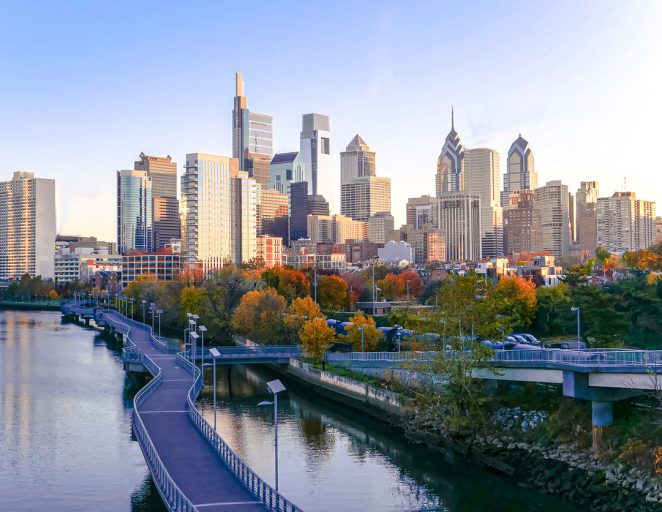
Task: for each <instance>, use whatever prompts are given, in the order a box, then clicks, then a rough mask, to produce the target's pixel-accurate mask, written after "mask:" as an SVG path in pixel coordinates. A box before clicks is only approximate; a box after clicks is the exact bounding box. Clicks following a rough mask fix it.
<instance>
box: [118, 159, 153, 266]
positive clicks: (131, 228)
mask: <svg viewBox="0 0 662 512" xmlns="http://www.w3.org/2000/svg"><path fill="white" fill-rule="evenodd" d="M152 205H153V201H152V178H150V177H149V175H148V174H147V172H146V171H136V170H123V171H117V250H118V252H119V253H120V254H125V253H126V252H127V251H128V250H131V249H136V250H141V251H147V252H152V251H153V250H154V215H153V210H152Z"/></svg>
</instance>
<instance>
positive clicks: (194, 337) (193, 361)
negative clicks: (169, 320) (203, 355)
mask: <svg viewBox="0 0 662 512" xmlns="http://www.w3.org/2000/svg"><path fill="white" fill-rule="evenodd" d="M189 337H190V338H191V339H192V340H193V341H192V345H191V346H192V347H193V348H192V349H191V362H192V363H193V366H195V345H196V343H197V341H198V338H199V336H198V333H197V332H192V333H190V334H189ZM193 383H194V384H195V372H193Z"/></svg>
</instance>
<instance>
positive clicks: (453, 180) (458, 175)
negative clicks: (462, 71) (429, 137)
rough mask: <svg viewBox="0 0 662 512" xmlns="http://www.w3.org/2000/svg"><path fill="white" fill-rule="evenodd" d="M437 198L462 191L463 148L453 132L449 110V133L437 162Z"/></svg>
mask: <svg viewBox="0 0 662 512" xmlns="http://www.w3.org/2000/svg"><path fill="white" fill-rule="evenodd" d="M435 184H436V190H437V197H440V196H441V194H442V193H445V192H460V191H462V190H464V146H462V142H461V141H460V136H459V135H458V133H457V132H456V131H455V114H454V112H453V110H452V109H451V131H450V132H448V135H447V136H446V141H445V142H444V145H443V147H442V148H441V154H440V155H439V159H438V160H437V175H436V179H435Z"/></svg>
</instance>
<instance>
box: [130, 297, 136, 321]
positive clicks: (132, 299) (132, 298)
mask: <svg viewBox="0 0 662 512" xmlns="http://www.w3.org/2000/svg"><path fill="white" fill-rule="evenodd" d="M129 301H130V302H131V320H133V303H134V302H135V301H136V299H135V297H131V298H130V299H129Z"/></svg>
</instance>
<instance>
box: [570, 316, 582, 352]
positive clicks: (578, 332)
mask: <svg viewBox="0 0 662 512" xmlns="http://www.w3.org/2000/svg"><path fill="white" fill-rule="evenodd" d="M579 310H580V308H579V306H572V307H571V308H570V311H572V312H573V313H574V312H577V348H581V346H582V336H581V323H580V322H581V321H580V319H579Z"/></svg>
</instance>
